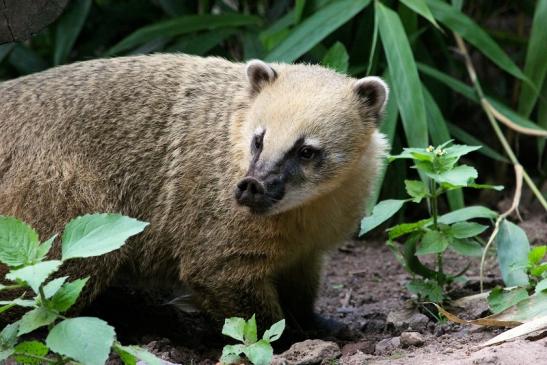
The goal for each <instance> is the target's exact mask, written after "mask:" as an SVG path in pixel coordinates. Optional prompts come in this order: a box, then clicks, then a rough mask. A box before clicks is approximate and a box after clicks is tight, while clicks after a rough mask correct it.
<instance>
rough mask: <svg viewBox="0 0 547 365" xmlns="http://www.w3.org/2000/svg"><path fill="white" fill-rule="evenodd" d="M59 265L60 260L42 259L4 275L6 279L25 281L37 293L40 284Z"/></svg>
mask: <svg viewBox="0 0 547 365" xmlns="http://www.w3.org/2000/svg"><path fill="white" fill-rule="evenodd" d="M59 266H61V261H59V260H51V261H42V262H39V263H37V264H34V265H31V266H25V267H23V268H22V269H18V270H14V271H11V272H9V273H8V274H7V275H6V279H8V280H12V281H16V280H21V281H24V282H26V283H27V284H28V285H29V286H30V287H31V288H32V290H34V292H35V293H38V289H39V287H40V285H41V284H42V283H43V282H44V281H46V279H47V278H48V277H49V275H51V274H52V273H54V272H55V271H57V269H58V268H59Z"/></svg>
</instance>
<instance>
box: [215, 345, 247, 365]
mask: <svg viewBox="0 0 547 365" xmlns="http://www.w3.org/2000/svg"><path fill="white" fill-rule="evenodd" d="M244 348H245V346H244V345H241V344H238V345H226V346H224V348H223V349H222V356H221V357H220V362H221V363H222V364H239V363H241V359H240V357H239V355H240V354H242V353H243V349H244Z"/></svg>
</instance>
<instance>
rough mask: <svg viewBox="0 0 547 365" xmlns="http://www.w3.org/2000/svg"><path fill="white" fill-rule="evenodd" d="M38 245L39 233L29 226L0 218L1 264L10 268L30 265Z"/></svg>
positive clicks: (9, 218) (16, 220) (15, 220)
mask: <svg viewBox="0 0 547 365" xmlns="http://www.w3.org/2000/svg"><path fill="white" fill-rule="evenodd" d="M38 243H39V240H38V233H36V231H35V230H34V229H32V227H30V226H29V225H28V224H26V223H23V222H21V221H20V220H18V219H16V218H13V217H4V216H0V262H2V263H4V264H6V265H8V266H10V267H17V266H22V265H26V264H30V263H32V262H33V260H34V258H35V256H36V249H37V247H38Z"/></svg>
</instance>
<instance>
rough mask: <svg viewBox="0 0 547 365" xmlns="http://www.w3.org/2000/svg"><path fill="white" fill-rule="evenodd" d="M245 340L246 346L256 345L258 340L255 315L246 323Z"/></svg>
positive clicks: (244, 329)
mask: <svg viewBox="0 0 547 365" xmlns="http://www.w3.org/2000/svg"><path fill="white" fill-rule="evenodd" d="M243 338H244V339H245V343H246V344H251V343H255V342H256V340H257V334H256V318H255V315H254V314H253V316H252V317H251V318H249V320H248V321H247V322H245V327H244V328H243Z"/></svg>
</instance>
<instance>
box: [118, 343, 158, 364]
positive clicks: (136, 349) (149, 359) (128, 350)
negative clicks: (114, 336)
mask: <svg viewBox="0 0 547 365" xmlns="http://www.w3.org/2000/svg"><path fill="white" fill-rule="evenodd" d="M114 349H115V350H117V351H120V352H125V354H129V355H130V356H131V357H128V356H127V355H125V358H126V360H124V364H126V365H133V364H134V363H133V362H132V361H133V359H138V360H141V361H143V362H144V363H146V364H147V365H164V362H163V361H162V360H161V359H160V358H158V357H157V356H156V355H154V354H152V353H151V352H150V351H148V350H146V349H144V348H142V347H140V346H134V345H132V346H122V345H120V344H116V345H114ZM120 352H118V353H120ZM120 357H121V355H120ZM126 361H127V362H126Z"/></svg>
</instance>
